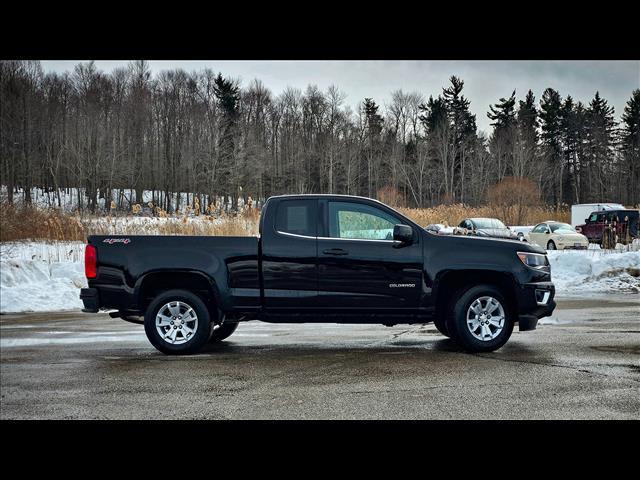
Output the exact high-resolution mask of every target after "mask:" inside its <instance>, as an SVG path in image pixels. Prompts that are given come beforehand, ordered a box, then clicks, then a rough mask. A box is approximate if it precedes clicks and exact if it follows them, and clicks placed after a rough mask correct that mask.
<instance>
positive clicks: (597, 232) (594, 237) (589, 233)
mask: <svg viewBox="0 0 640 480" xmlns="http://www.w3.org/2000/svg"><path fill="white" fill-rule="evenodd" d="M604 221H605V214H604V213H597V212H593V213H592V214H591V215H589V221H588V222H587V223H586V224H585V230H586V233H585V232H583V234H584V235H585V236H586V237H587V238H588V239H589V240H590V241H596V242H599V241H600V240H602V232H604Z"/></svg>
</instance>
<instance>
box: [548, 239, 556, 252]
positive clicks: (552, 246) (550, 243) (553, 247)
mask: <svg viewBox="0 0 640 480" xmlns="http://www.w3.org/2000/svg"><path fill="white" fill-rule="evenodd" d="M547 250H557V248H556V244H555V242H554V241H553V240H549V242H548V243H547Z"/></svg>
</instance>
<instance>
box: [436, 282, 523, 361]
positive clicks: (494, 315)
mask: <svg viewBox="0 0 640 480" xmlns="http://www.w3.org/2000/svg"><path fill="white" fill-rule="evenodd" d="M514 318H515V315H514V313H513V312H512V309H511V306H510V305H509V303H508V302H507V300H506V298H505V297H504V295H503V294H502V292H501V291H500V290H499V289H498V288H496V287H494V286H493V285H477V286H475V287H471V288H469V289H468V290H466V291H464V292H462V294H461V295H460V296H459V297H458V299H457V300H456V301H455V304H454V307H453V311H452V314H451V317H450V321H449V322H447V327H448V330H449V332H450V333H451V338H452V339H454V340H455V341H456V342H458V343H459V344H460V345H461V346H462V347H463V348H464V349H465V350H467V351H469V352H493V351H494V350H497V349H498V348H500V347H502V346H503V345H504V344H505V343H506V342H507V340H509V337H511V333H512V332H513V326H514Z"/></svg>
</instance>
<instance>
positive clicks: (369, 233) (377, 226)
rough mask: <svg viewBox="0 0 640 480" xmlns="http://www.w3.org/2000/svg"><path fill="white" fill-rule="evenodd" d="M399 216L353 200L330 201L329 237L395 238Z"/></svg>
mask: <svg viewBox="0 0 640 480" xmlns="http://www.w3.org/2000/svg"><path fill="white" fill-rule="evenodd" d="M399 223H402V222H401V221H400V220H399V219H398V218H395V217H394V216H392V215H390V214H388V213H386V212H384V211H382V210H380V209H378V208H375V207H372V206H369V205H362V204H358V203H351V202H329V237H331V238H346V239H362V240H393V227H394V225H396V224H399Z"/></svg>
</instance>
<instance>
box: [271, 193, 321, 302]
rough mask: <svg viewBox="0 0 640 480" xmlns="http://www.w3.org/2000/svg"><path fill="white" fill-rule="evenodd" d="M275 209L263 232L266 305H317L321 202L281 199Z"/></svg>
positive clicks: (315, 200)
mask: <svg viewBox="0 0 640 480" xmlns="http://www.w3.org/2000/svg"><path fill="white" fill-rule="evenodd" d="M270 208H271V207H270ZM270 208H269V209H267V210H270ZM273 208H274V210H275V211H274V212H273V214H272V215H273V216H272V217H271V218H268V219H265V222H264V224H263V228H264V231H262V278H263V294H264V305H265V307H267V308H271V309H284V310H291V309H295V310H300V309H305V308H307V307H311V306H315V305H316V301H317V297H318V266H317V229H318V213H317V212H318V200H317V199H291V200H287V199H284V200H278V203H276V204H275V205H273Z"/></svg>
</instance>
